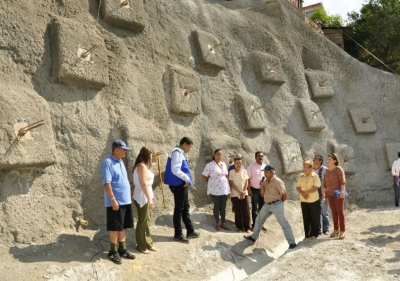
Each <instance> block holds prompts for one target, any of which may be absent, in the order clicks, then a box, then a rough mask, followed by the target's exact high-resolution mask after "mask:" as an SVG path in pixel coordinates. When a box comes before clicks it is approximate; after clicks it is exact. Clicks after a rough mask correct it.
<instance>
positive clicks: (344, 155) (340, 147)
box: [333, 144, 357, 175]
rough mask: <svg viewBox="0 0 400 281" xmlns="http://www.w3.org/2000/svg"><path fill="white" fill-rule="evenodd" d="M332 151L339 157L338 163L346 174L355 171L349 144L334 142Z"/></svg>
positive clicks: (352, 153) (351, 149)
mask: <svg viewBox="0 0 400 281" xmlns="http://www.w3.org/2000/svg"><path fill="white" fill-rule="evenodd" d="M333 149H334V152H335V153H336V154H337V156H338V157H339V161H340V165H341V166H342V168H343V170H344V172H345V173H346V174H348V175H353V174H355V173H357V169H356V165H355V162H354V150H353V148H352V147H351V146H348V145H346V144H334V145H333Z"/></svg>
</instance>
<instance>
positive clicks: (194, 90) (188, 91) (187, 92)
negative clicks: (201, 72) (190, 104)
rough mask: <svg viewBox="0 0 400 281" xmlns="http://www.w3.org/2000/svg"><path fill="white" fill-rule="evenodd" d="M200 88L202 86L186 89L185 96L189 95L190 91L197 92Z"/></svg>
mask: <svg viewBox="0 0 400 281" xmlns="http://www.w3.org/2000/svg"><path fill="white" fill-rule="evenodd" d="M198 90H200V88H194V89H185V91H184V92H183V94H184V95H185V97H186V96H187V95H189V94H190V93H193V92H197V91H198Z"/></svg>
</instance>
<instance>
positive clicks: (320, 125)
mask: <svg viewBox="0 0 400 281" xmlns="http://www.w3.org/2000/svg"><path fill="white" fill-rule="evenodd" d="M299 103H300V106H301V109H302V111H303V116H304V119H305V120H306V127H305V130H306V131H322V130H323V129H325V127H326V124H325V119H324V116H323V115H322V112H321V109H320V108H319V107H318V105H317V104H315V103H314V102H312V101H311V100H308V99H301V100H299Z"/></svg>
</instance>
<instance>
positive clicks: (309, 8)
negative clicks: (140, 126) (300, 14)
mask: <svg viewBox="0 0 400 281" xmlns="http://www.w3.org/2000/svg"><path fill="white" fill-rule="evenodd" d="M319 7H322V8H323V7H324V6H323V5H322V2H320V3H315V4H312V5H309V6H306V7H303V11H307V10H313V9H316V8H319Z"/></svg>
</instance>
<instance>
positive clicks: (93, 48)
mask: <svg viewBox="0 0 400 281" xmlns="http://www.w3.org/2000/svg"><path fill="white" fill-rule="evenodd" d="M97 47H99V44H94V45H93V46H92V47H91V48H90V49H89V50H87V51H86V52H84V53H82V55H81V57H82V58H86V57H87V56H88V55H89V54H90V53H91V52H93V51H94V50H95V49H97Z"/></svg>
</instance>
